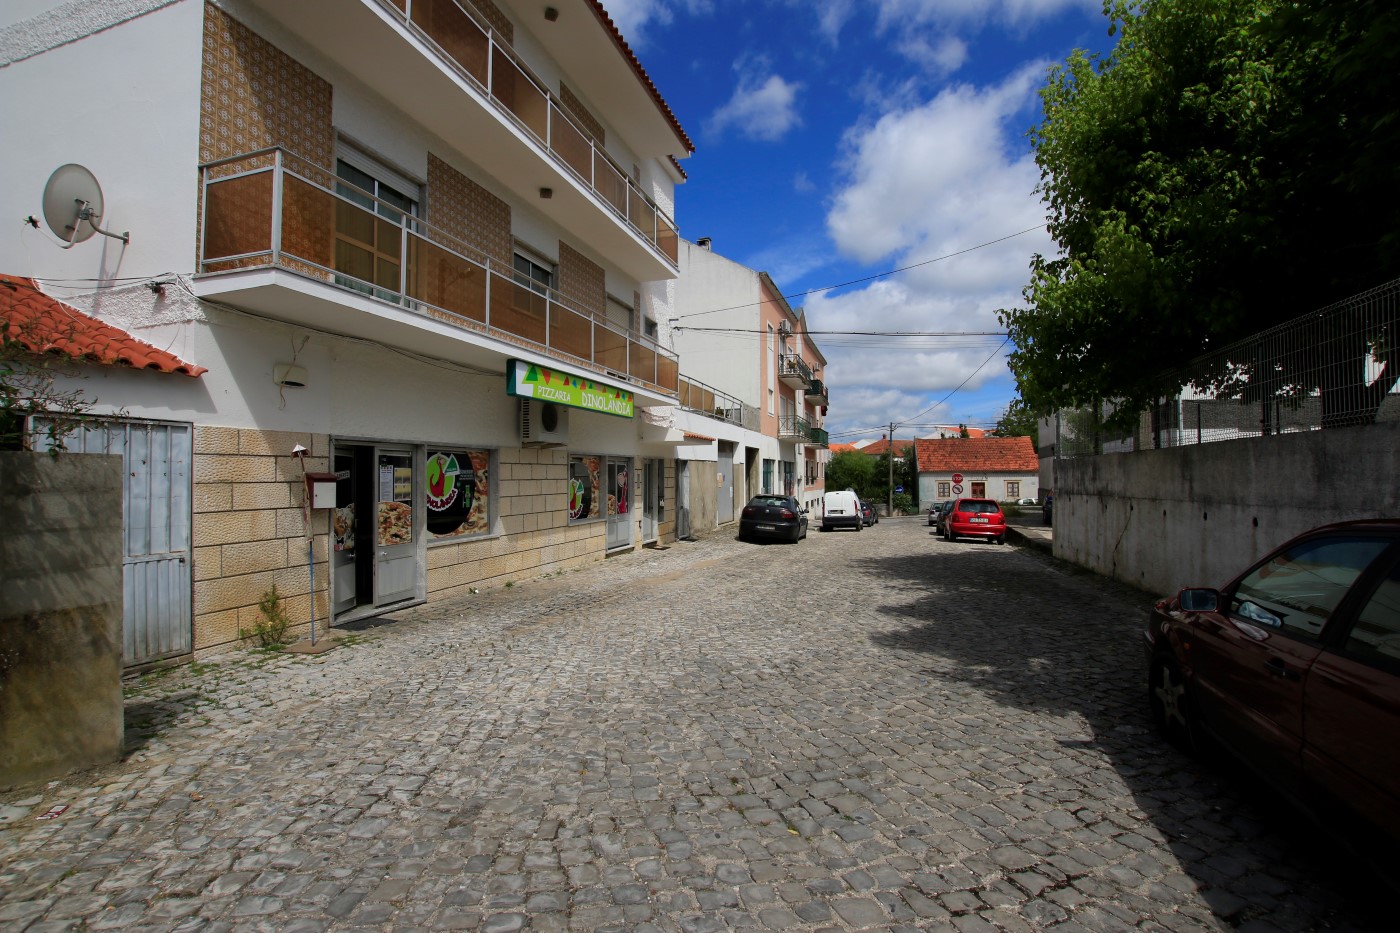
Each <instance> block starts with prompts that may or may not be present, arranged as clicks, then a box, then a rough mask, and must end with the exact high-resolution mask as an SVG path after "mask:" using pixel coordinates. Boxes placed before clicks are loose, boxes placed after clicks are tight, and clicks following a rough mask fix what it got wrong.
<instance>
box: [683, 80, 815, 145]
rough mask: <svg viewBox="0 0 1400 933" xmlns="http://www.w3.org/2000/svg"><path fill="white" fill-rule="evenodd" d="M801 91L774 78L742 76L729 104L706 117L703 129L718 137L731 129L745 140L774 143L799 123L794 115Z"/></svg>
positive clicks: (794, 85)
mask: <svg viewBox="0 0 1400 933" xmlns="http://www.w3.org/2000/svg"><path fill="white" fill-rule="evenodd" d="M801 88H802V85H801V84H799V83H796V82H792V83H789V82H787V81H784V80H783V79H782V78H781V77H779V76H778V75H769V76H768V77H767V78H760V77H757V76H745V77H742V78H740V81H739V86H738V87H737V88H735V89H734V95H733V96H732V97H730V98H729V101H728V102H727V103H725V104H724V106H722V107H720V108H719V109H718V110H716V111H715V112H714V113H713V114H711V115H710V119H709V120H707V121H706V124H705V126H706V129H707V130H709V132H710V133H712V134H714V135H716V136H719V135H722V134H723V133H724V132H725V131H727V130H729V129H731V128H733V129H736V130H737V131H738V132H739V133H740V135H742V136H745V137H747V138H749V139H755V140H759V141H761V142H775V141H777V140H779V139H781V138H782V137H783V136H784V135H785V134H786V133H787V131H788V130H790V129H792V128H793V127H795V126H797V125H798V124H800V123H801V122H802V121H801V118H800V117H799V115H798V113H797V92H798V91H799V90H801Z"/></svg>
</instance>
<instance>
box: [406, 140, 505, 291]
mask: <svg viewBox="0 0 1400 933" xmlns="http://www.w3.org/2000/svg"><path fill="white" fill-rule="evenodd" d="M427 202H428V203H427V205H426V206H425V212H426V217H425V218H424V219H425V220H427V221H428V222H429V223H431V224H433V225H434V226H436V227H441V228H442V229H443V230H445V231H446V232H447V233H449V234H451V235H452V236H454V237H456V238H457V239H458V240H461V241H462V242H463V243H466V244H467V245H468V246H471V247H472V248H474V249H477V250H480V251H481V252H482V253H483V254H484V255H486V256H488V257H489V258H490V259H491V260H493V261H494V262H498V263H500V264H501V268H503V269H510V268H511V266H512V263H513V260H514V253H515V248H514V246H513V242H514V241H513V240H512V239H511V233H510V205H509V204H507V203H506V202H505V201H502V200H501V199H500V198H498V197H496V196H495V195H494V194H492V193H491V192H489V191H487V190H486V189H485V188H483V187H481V185H478V184H477V183H476V182H474V181H472V180H471V179H470V178H468V177H467V176H466V175H463V174H462V173H461V172H459V171H457V170H456V169H455V168H453V167H452V166H450V165H448V164H447V163H446V162H444V161H443V160H442V159H439V158H438V157H437V156H435V155H433V154H432V153H428V192H427Z"/></svg>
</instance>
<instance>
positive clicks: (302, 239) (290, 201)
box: [199, 149, 680, 394]
mask: <svg viewBox="0 0 1400 933" xmlns="http://www.w3.org/2000/svg"><path fill="white" fill-rule="evenodd" d="M200 170H201V173H202V189H201V190H202V209H201V217H202V225H201V241H200V253H199V271H200V272H201V273H203V274H211V273H219V272H233V271H239V270H243V269H250V268H267V267H272V268H278V269H283V270H286V271H290V272H294V273H297V274H300V275H305V276H307V277H309V278H313V279H316V280H319V281H321V282H323V283H325V284H326V285H329V286H333V287H336V288H341V289H344V290H346V291H351V292H357V293H359V294H361V295H364V296H368V297H371V298H375V299H378V300H380V301H385V302H389V303H391V304H395V305H398V306H400V307H402V308H405V309H407V310H410V311H413V312H415V313H417V314H421V315H423V316H424V317H429V318H432V319H434V320H438V321H443V322H445V323H448V324H452V325H454V326H457V327H460V328H462V329H464V330H470V331H474V332H477V333H482V334H485V335H487V336H491V337H495V338H497V339H503V340H506V341H509V342H514V343H523V344H524V345H527V346H532V347H538V348H540V349H542V350H545V351H548V352H549V353H550V354H551V355H553V356H556V357H562V358H567V359H569V360H574V361H577V362H579V363H581V364H583V365H584V366H585V367H587V368H590V369H593V370H595V371H597V372H599V373H600V374H604V375H608V376H612V377H614V378H618V379H621V380H623V381H626V382H633V383H640V384H642V385H646V386H651V387H654V388H657V389H661V390H662V391H664V392H667V393H670V394H675V393H676V392H677V390H678V388H679V379H680V367H679V361H678V358H677V356H676V354H675V353H673V352H671V351H670V350H667V349H665V348H664V347H662V346H661V345H660V344H658V343H656V342H655V341H653V340H651V339H650V338H648V337H645V336H643V335H641V334H638V333H635V332H633V331H626V330H620V329H618V328H617V327H615V326H614V325H612V324H610V323H608V322H607V321H606V320H605V319H604V318H603V317H602V316H601V315H598V314H595V313H593V312H591V311H587V310H583V309H580V308H578V307H577V306H575V305H574V304H572V303H571V302H569V301H568V300H566V299H564V298H563V296H561V295H560V294H559V293H558V292H556V291H554V290H553V289H550V288H547V287H545V286H543V285H541V284H540V283H538V282H534V281H521V280H519V279H518V278H517V276H516V273H515V270H514V269H513V268H509V267H503V266H502V265H501V264H500V263H498V262H496V261H495V260H493V259H491V258H490V257H487V256H485V255H484V254H482V253H481V252H479V251H478V250H476V249H474V248H473V247H471V246H469V245H468V244H466V243H463V242H461V241H460V240H458V239H456V238H455V237H453V236H452V235H451V234H449V233H447V232H446V231H444V230H442V229H441V228H438V227H435V226H433V225H432V224H429V223H427V222H425V221H423V220H420V219H419V218H417V217H413V216H410V215H406V214H404V213H403V212H402V209H401V208H400V207H397V206H395V205H392V204H388V203H386V202H383V201H379V200H378V199H376V198H374V196H373V195H371V194H370V193H369V192H367V191H364V190H362V189H360V188H356V187H355V186H353V185H351V184H349V183H348V182H346V181H344V180H342V179H339V178H337V177H336V176H335V173H334V172H332V171H331V170H330V169H328V168H325V167H322V166H317V165H314V164H312V163H310V162H306V161H305V160H302V159H300V158H298V157H296V156H294V155H292V154H291V153H288V152H286V151H284V150H282V149H263V150H259V151H257V152H252V153H247V154H245V155H241V156H233V157H231V158H227V159H221V160H219V161H216V162H211V163H209V164H207V165H203V166H201V167H200Z"/></svg>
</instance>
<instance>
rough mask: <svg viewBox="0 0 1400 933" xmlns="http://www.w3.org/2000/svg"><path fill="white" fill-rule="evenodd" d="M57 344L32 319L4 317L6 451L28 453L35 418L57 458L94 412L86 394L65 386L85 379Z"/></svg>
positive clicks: (0, 370) (1, 396)
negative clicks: (39, 419) (63, 379)
mask: <svg viewBox="0 0 1400 933" xmlns="http://www.w3.org/2000/svg"><path fill="white" fill-rule="evenodd" d="M3 287H7V288H14V287H18V286H15V285H13V284H12V283H6V284H5V285H4V286H3ZM52 342H53V341H52V339H51V336H43V337H41V336H40V335H39V334H38V330H37V328H36V324H35V322H34V321H32V320H28V319H25V318H24V317H22V316H20V315H16V316H15V317H13V318H0V450H21V449H23V448H24V446H25V441H26V434H25V432H26V429H27V426H28V423H29V419H30V418H31V417H34V416H42V417H43V418H44V423H43V427H42V428H41V430H42V431H43V433H44V435H45V436H46V437H47V438H48V440H49V442H50V445H49V449H50V450H51V451H53V452H55V453H57V452H58V451H61V450H62V449H63V438H64V437H65V436H67V435H68V434H69V433H70V432H71V431H72V430H73V429H74V427H76V425H77V423H78V420H79V418H80V417H81V416H82V415H83V414H84V413H86V412H87V411H89V410H90V409H91V407H92V405H91V403H90V402H89V401H88V400H87V399H85V398H84V396H83V393H82V390H81V389H64V388H61V387H60V385H59V379H60V378H61V377H77V376H78V375H79V373H78V366H77V361H76V360H75V359H73V357H71V356H69V355H68V354H66V353H62V352H60V351H57V350H54V349H52V346H51V344H52ZM36 351H43V352H36Z"/></svg>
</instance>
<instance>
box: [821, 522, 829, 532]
mask: <svg viewBox="0 0 1400 933" xmlns="http://www.w3.org/2000/svg"><path fill="white" fill-rule="evenodd" d="M830 530H831V526H830V525H828V524H827V523H826V522H822V531H830Z"/></svg>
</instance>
